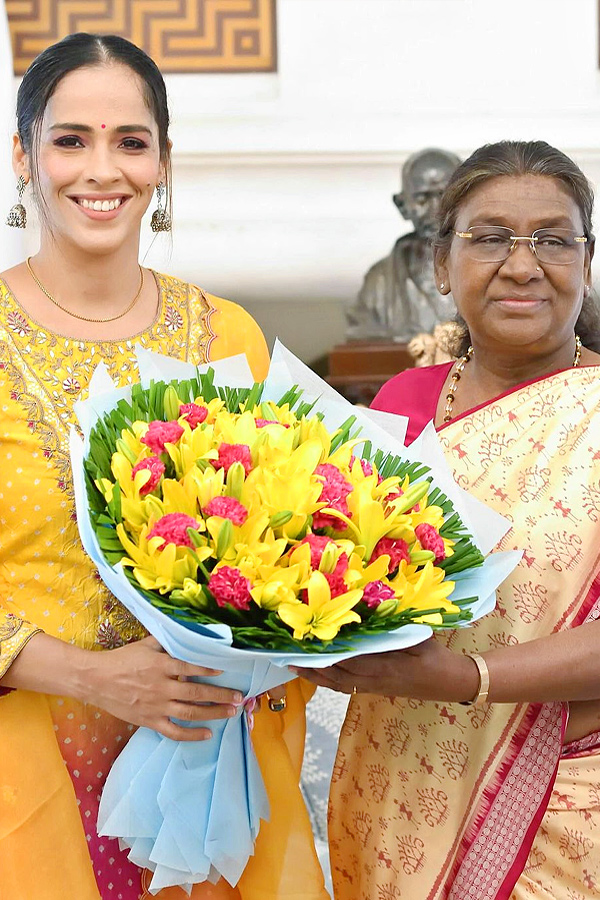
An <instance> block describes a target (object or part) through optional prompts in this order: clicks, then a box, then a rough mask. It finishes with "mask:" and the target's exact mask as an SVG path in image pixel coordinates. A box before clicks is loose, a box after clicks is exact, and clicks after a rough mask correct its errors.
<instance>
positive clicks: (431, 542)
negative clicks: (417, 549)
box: [415, 522, 446, 563]
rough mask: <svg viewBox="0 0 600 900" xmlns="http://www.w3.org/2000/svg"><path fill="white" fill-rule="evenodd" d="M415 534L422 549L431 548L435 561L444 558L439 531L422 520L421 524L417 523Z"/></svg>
mask: <svg viewBox="0 0 600 900" xmlns="http://www.w3.org/2000/svg"><path fill="white" fill-rule="evenodd" d="M415 534H416V536H417V537H418V539H419V543H420V545H421V547H422V548H423V550H431V552H432V553H435V562H436V563H438V562H442V560H444V559H446V548H445V546H444V539H443V538H442V536H441V535H440V533H439V531H436V530H435V528H434V527H433V525H428V524H427V523H426V522H423V523H422V524H421V525H417V527H416V528H415Z"/></svg>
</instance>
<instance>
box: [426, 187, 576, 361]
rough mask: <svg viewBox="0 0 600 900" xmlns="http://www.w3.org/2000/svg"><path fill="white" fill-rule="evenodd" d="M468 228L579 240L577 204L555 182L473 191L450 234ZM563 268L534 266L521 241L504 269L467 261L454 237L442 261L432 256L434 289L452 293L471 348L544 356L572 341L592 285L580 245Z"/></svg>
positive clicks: (463, 243) (463, 241)
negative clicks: (559, 233) (559, 232)
mask: <svg viewBox="0 0 600 900" xmlns="http://www.w3.org/2000/svg"><path fill="white" fill-rule="evenodd" d="M473 225H504V226H506V227H508V228H512V229H513V230H514V232H515V233H516V234H517V235H520V236H526V235H530V234H531V233H532V232H533V231H535V230H536V229H538V228H545V227H549V226H554V227H557V228H558V227H560V228H567V229H571V230H573V231H575V232H576V233H577V234H578V235H582V234H583V222H582V217H581V212H580V210H579V208H578V206H577V203H576V202H575V200H574V199H573V197H572V196H571V194H570V193H569V191H568V190H567V189H566V188H565V187H564V186H563V185H562V183H561V182H560V181H559V180H558V179H555V178H552V177H549V176H543V175H519V176H499V177H495V178H491V179H490V180H489V181H487V182H485V183H484V184H482V185H481V186H480V187H478V188H475V189H474V190H473V191H471V193H469V194H468V195H467V197H466V199H465V201H464V202H463V204H462V205H461V207H460V209H459V211H458V215H457V218H456V223H455V226H454V227H455V229H456V231H467V230H468V229H469V227H471V226H473ZM578 246H579V247H580V250H579V255H578V258H577V261H576V262H575V263H573V264H569V265H548V264H547V263H541V262H540V261H539V260H538V259H537V257H536V256H535V255H534V254H533V253H532V252H531V249H530V247H529V244H528V243H527V242H525V241H522V242H519V243H517V246H516V247H515V249H514V250H513V251H512V253H510V255H509V256H508V258H507V259H506V260H504V262H479V261H477V260H473V259H471V258H470V257H469V253H468V249H469V248H468V246H467V240H466V239H461V238H459V237H454V238H453V240H452V243H451V245H450V250H449V252H448V253H447V255H446V256H443V255H442V254H440V253H438V255H437V258H436V273H437V278H438V283H441V282H443V283H444V284H445V289H446V290H448V291H452V295H453V297H454V300H455V302H456V306H457V308H458V311H459V313H460V314H461V316H462V317H463V318H464V320H465V321H466V323H467V325H468V327H469V332H470V334H471V338H472V341H473V343H474V345H476V346H477V345H479V346H480V347H487V348H489V349H490V350H491V351H492V352H493V350H494V348H496V349H497V350H503V351H505V350H506V349H507V348H509V347H514V348H515V349H516V350H517V351H521V350H522V352H523V353H525V354H526V353H528V352H529V353H533V354H535V355H541V354H547V353H551V352H552V351H554V350H556V349H557V348H559V347H560V346H562V344H566V343H567V342H569V341H572V339H573V331H574V327H575V322H576V321H577V317H578V315H579V312H580V310H581V304H582V301H583V296H584V287H585V286H586V285H590V284H591V276H590V262H591V255H592V252H593V247H591V246H590V245H589V244H580V245H578Z"/></svg>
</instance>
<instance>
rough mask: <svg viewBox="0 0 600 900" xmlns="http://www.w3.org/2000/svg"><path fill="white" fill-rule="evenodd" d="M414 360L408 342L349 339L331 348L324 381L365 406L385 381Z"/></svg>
mask: <svg viewBox="0 0 600 900" xmlns="http://www.w3.org/2000/svg"><path fill="white" fill-rule="evenodd" d="M414 364H415V363H414V360H413V358H412V356H411V355H410V353H409V352H408V349H407V344H394V343H392V342H390V343H387V342H385V341H350V342H349V343H347V344H338V345H337V346H336V347H334V348H333V349H332V350H331V352H330V354H329V375H328V377H327V381H328V382H329V384H330V385H331V386H332V387H334V388H335V389H336V390H337V391H339V392H340V394H342V395H343V396H344V397H346V399H347V400H349V401H350V402H351V403H361V404H363V405H364V406H368V405H369V404H370V403H371V401H372V400H373V397H374V396H375V394H376V393H377V391H378V390H379V388H380V387H381V386H382V384H384V382H386V381H387V380H388V379H389V378H391V377H392V375H396V374H397V373H398V372H402V371H403V370H404V369H412V367H413V366H414Z"/></svg>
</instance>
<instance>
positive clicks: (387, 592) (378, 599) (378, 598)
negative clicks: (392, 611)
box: [362, 581, 395, 609]
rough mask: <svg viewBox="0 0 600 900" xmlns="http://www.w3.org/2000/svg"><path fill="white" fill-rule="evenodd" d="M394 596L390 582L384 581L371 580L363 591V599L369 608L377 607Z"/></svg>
mask: <svg viewBox="0 0 600 900" xmlns="http://www.w3.org/2000/svg"><path fill="white" fill-rule="evenodd" d="M394 596H395V594H394V592H393V590H392V589H391V587H390V586H389V584H385V583H384V582H383V581H370V582H369V584H368V585H367V586H366V587H365V589H364V591H363V595H362V599H363V603H366V605H367V606H368V607H369V609H377V607H378V606H379V604H380V603H383V601H384V600H391V599H392V598H393V597H394Z"/></svg>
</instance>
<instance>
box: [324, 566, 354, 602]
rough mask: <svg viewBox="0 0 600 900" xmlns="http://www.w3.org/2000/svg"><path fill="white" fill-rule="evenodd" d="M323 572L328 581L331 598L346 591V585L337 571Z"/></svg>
mask: <svg viewBox="0 0 600 900" xmlns="http://www.w3.org/2000/svg"><path fill="white" fill-rule="evenodd" d="M323 574H324V575H325V578H326V579H327V581H328V583H329V590H330V591H331V596H332V598H333V597H339V596H340V594H345V593H346V591H347V590H348V585H347V584H346V582H345V581H344V578H343V576H342V575H341V574H340V573H339V572H337V571H336V572H324V573H323Z"/></svg>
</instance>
